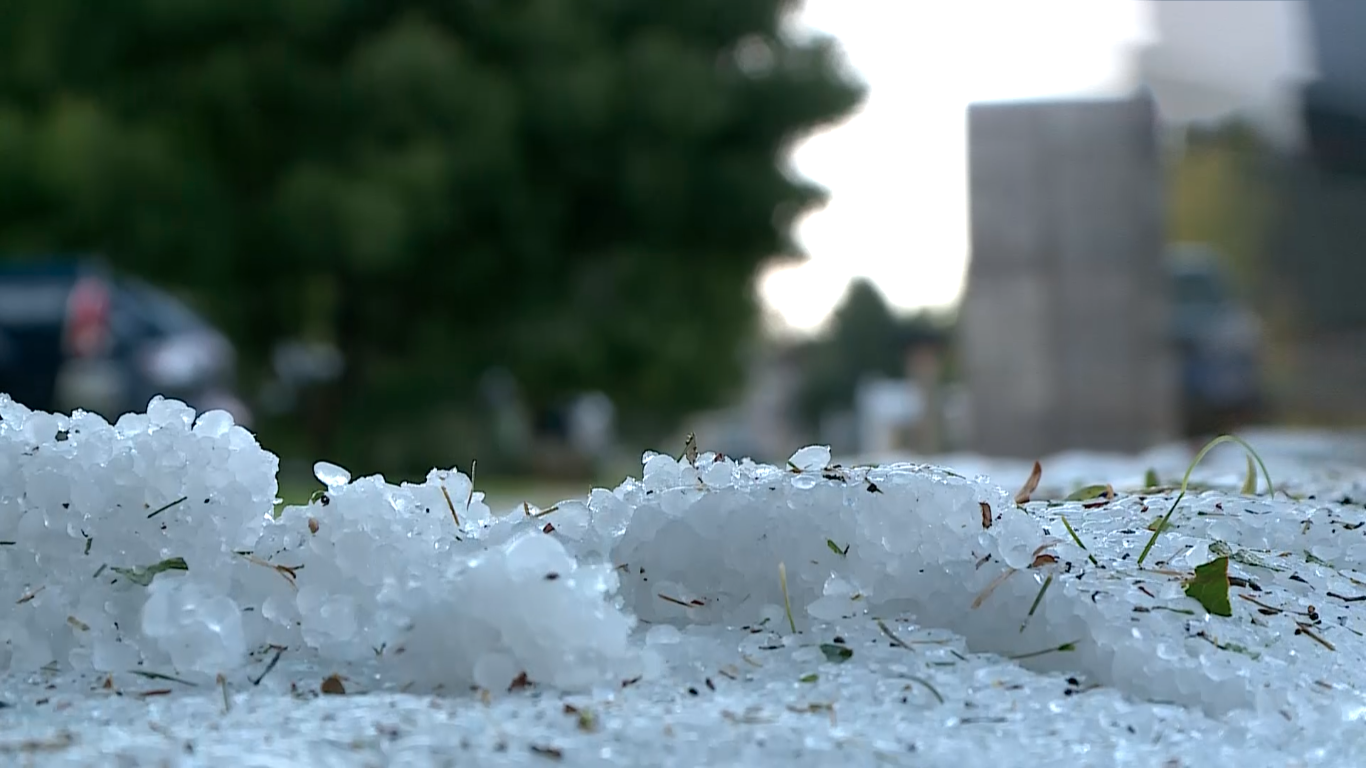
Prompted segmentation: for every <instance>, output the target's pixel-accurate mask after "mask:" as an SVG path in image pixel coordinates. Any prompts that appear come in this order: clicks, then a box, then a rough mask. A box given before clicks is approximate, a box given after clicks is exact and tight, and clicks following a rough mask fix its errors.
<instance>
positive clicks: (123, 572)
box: [110, 557, 190, 587]
mask: <svg viewBox="0 0 1366 768" xmlns="http://www.w3.org/2000/svg"><path fill="white" fill-rule="evenodd" d="M110 570H111V571H113V572H114V573H117V574H119V575H120V576H123V577H124V578H126V579H128V580H129V581H131V582H133V583H134V584H139V585H141V586H144V587H145V586H147V585H148V584H151V583H152V579H154V578H156V575H157V574H158V573H163V572H165V571H188V570H190V566H188V565H186V563H185V558H183V557H170V558H167V559H165V560H162V561H161V562H159V563H156V564H155V565H149V566H146V567H142V568H118V567H111V568H110Z"/></svg>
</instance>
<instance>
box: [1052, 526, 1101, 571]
mask: <svg viewBox="0 0 1366 768" xmlns="http://www.w3.org/2000/svg"><path fill="white" fill-rule="evenodd" d="M1058 518H1059V519H1060V520H1062V527H1064V528H1066V529H1067V535H1069V536H1071V537H1072V541H1074V542H1076V544H1077V546H1079V547H1081V551H1083V552H1085V553H1086V559H1087V560H1090V561H1091V565H1095V566H1099V565H1100V563H1098V562H1096V556H1095V555H1093V554H1091V550H1089V549H1087V548H1086V545H1085V544H1083V543H1081V537H1080V536H1078V535H1077V532H1076V531H1074V530H1072V524H1071V523H1069V522H1067V518H1066V517H1065V516H1063V515H1058Z"/></svg>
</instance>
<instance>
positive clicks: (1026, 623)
mask: <svg viewBox="0 0 1366 768" xmlns="http://www.w3.org/2000/svg"><path fill="white" fill-rule="evenodd" d="M1051 586H1053V574H1051V573H1050V574H1048V578H1046V579H1044V580H1043V586H1041V587H1039V594H1037V595H1035V596H1034V602H1033V603H1032V604H1030V606H1029V613H1028V614H1026V615H1025V620H1024V621H1022V622H1020V631H1021V632H1024V631H1025V627H1027V626H1029V620H1030V619H1031V618H1033V617H1034V612H1035V611H1037V610H1039V603H1042V602H1043V596H1044V593H1045V592H1047V591H1048V588H1049V587H1051Z"/></svg>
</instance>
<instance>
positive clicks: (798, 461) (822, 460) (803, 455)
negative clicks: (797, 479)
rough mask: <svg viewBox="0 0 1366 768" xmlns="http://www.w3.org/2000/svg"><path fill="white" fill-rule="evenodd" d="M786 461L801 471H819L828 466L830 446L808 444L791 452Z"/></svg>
mask: <svg viewBox="0 0 1366 768" xmlns="http://www.w3.org/2000/svg"><path fill="white" fill-rule="evenodd" d="M787 463H788V464H790V465H792V466H793V467H796V468H797V469H799V470H801V471H803V472H819V471H821V470H822V469H825V468H826V467H828V466H830V446H828V445H808V446H807V447H805V448H802V449H800V450H798V451H797V452H796V453H794V454H792V458H790V459H788V460H787Z"/></svg>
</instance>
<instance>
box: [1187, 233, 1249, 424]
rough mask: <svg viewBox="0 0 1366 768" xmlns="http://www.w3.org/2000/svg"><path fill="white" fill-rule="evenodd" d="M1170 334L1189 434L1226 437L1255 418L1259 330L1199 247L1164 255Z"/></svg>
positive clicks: (1218, 263) (1210, 254)
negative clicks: (1169, 294)
mask: <svg viewBox="0 0 1366 768" xmlns="http://www.w3.org/2000/svg"><path fill="white" fill-rule="evenodd" d="M1167 270H1168V273H1167V274H1168V277H1169V279H1170V280H1171V291H1172V309H1173V327H1172V335H1173V337H1174V341H1175V343H1176V347H1177V351H1178V360H1179V363H1180V366H1181V385H1182V386H1181V390H1182V405H1183V411H1184V421H1185V425H1184V430H1185V434H1186V435H1188V436H1199V435H1205V434H1208V433H1211V432H1219V431H1226V430H1229V429H1232V428H1234V427H1236V426H1240V425H1243V424H1246V423H1248V422H1250V421H1254V420H1256V419H1257V418H1258V417H1260V416H1261V414H1262V409H1263V404H1264V397H1263V391H1262V376H1261V358H1262V329H1261V322H1260V321H1259V320H1258V318H1257V316H1256V314H1254V313H1253V312H1251V311H1250V310H1249V309H1248V308H1247V307H1245V306H1243V305H1242V304H1240V303H1239V302H1238V301H1237V300H1236V299H1235V298H1234V296H1233V292H1232V291H1231V290H1230V287H1229V285H1228V278H1227V275H1226V273H1225V270H1224V267H1223V263H1222V260H1221V258H1220V256H1219V254H1218V253H1217V252H1216V251H1214V250H1213V249H1212V248H1210V247H1208V246H1206V245H1204V244H1200V243H1181V244H1177V245H1173V246H1171V247H1170V248H1169V249H1168V252H1167Z"/></svg>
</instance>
